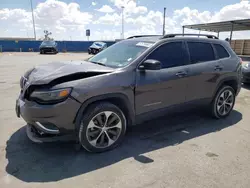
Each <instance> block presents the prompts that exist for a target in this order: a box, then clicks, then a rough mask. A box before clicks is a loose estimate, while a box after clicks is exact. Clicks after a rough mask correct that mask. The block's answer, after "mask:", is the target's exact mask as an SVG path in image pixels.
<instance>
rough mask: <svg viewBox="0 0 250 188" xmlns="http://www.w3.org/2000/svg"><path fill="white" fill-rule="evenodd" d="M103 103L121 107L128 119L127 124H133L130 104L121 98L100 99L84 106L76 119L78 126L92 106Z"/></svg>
mask: <svg viewBox="0 0 250 188" xmlns="http://www.w3.org/2000/svg"><path fill="white" fill-rule="evenodd" d="M101 102H110V103H112V104H114V105H116V106H117V107H119V108H120V109H121V110H122V111H123V113H124V115H125V117H126V119H127V120H128V122H127V124H128V125H131V124H133V115H132V113H131V109H130V107H129V106H128V105H129V104H127V103H128V102H127V101H126V100H125V99H123V98H120V97H109V98H104V99H99V100H95V101H93V102H90V103H88V104H87V106H84V108H82V110H81V109H80V111H79V112H78V115H77V116H76V119H75V122H76V125H78V124H79V123H80V122H79V121H77V120H80V119H79V118H80V116H81V114H84V113H85V112H86V111H87V110H88V109H89V107H91V106H92V105H94V104H96V103H101ZM78 116H79V118H78Z"/></svg>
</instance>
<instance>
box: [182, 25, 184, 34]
mask: <svg viewBox="0 0 250 188" xmlns="http://www.w3.org/2000/svg"><path fill="white" fill-rule="evenodd" d="M184 34H185V27H184V26H182V35H183V36H184Z"/></svg>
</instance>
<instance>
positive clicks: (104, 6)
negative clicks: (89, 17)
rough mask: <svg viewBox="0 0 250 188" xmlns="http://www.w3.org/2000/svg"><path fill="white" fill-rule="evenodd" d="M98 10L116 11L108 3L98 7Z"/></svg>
mask: <svg viewBox="0 0 250 188" xmlns="http://www.w3.org/2000/svg"><path fill="white" fill-rule="evenodd" d="M97 11H99V12H104V13H112V12H114V11H115V10H114V9H112V8H111V7H110V6H108V5H103V6H102V7H101V8H100V9H97Z"/></svg>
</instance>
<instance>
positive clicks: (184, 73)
mask: <svg viewBox="0 0 250 188" xmlns="http://www.w3.org/2000/svg"><path fill="white" fill-rule="evenodd" d="M175 75H176V76H178V77H184V76H187V72H185V71H181V72H177V73H176V74H175Z"/></svg>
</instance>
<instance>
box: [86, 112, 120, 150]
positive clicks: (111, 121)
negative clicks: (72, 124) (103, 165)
mask: <svg viewBox="0 0 250 188" xmlns="http://www.w3.org/2000/svg"><path fill="white" fill-rule="evenodd" d="M121 131H122V121H121V119H120V117H119V116H118V115H117V114H116V113H115V112H112V111H103V112H101V113H98V114H97V115H95V116H94V117H93V118H92V119H91V120H90V122H89V123H88V126H87V131H86V136H87V139H88V142H89V143H90V144H91V145H92V146H94V147H96V148H106V147H109V146H111V145H112V144H113V143H115V142H116V141H117V139H118V138H119V136H120V134H121Z"/></svg>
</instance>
